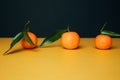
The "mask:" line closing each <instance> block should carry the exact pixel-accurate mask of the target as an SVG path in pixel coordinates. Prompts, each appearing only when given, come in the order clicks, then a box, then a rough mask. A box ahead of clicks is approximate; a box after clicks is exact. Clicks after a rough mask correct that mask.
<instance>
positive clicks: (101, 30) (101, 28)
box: [100, 22, 107, 32]
mask: <svg viewBox="0 0 120 80" xmlns="http://www.w3.org/2000/svg"><path fill="white" fill-rule="evenodd" d="M106 25H107V22H106V23H104V24H103V27H102V28H101V30H100V32H102V31H103V29H104V27H105V26H106Z"/></svg>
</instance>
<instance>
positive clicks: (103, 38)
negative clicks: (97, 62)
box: [95, 34, 112, 50]
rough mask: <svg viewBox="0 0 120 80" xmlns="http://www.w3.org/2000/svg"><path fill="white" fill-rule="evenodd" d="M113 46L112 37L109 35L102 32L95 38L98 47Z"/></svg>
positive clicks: (104, 48)
mask: <svg viewBox="0 0 120 80" xmlns="http://www.w3.org/2000/svg"><path fill="white" fill-rule="evenodd" d="M111 46H112V38H111V37H110V36H107V35H103V34H100V35H98V36H96V38H95V47H96V48H97V49H101V50H106V49H110V48H111Z"/></svg>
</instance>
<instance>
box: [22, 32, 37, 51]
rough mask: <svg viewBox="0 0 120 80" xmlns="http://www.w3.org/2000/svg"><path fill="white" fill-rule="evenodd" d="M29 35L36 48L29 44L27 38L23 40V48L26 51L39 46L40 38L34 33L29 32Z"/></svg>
mask: <svg viewBox="0 0 120 80" xmlns="http://www.w3.org/2000/svg"><path fill="white" fill-rule="evenodd" d="M27 33H28V36H29V37H30V39H31V40H32V42H33V43H34V45H35V46H33V45H31V44H30V43H28V42H27V41H26V40H25V38H22V39H21V45H22V46H23V48H25V49H33V48H35V47H36V46H37V43H38V38H37V36H36V35H35V34H34V33H32V32H27Z"/></svg>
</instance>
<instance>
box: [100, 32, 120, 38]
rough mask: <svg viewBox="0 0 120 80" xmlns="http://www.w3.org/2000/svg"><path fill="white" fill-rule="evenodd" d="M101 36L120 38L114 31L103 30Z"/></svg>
mask: <svg viewBox="0 0 120 80" xmlns="http://www.w3.org/2000/svg"><path fill="white" fill-rule="evenodd" d="M101 34H104V35H108V36H113V37H119V36H120V34H118V33H115V32H112V31H108V30H102V31H101Z"/></svg>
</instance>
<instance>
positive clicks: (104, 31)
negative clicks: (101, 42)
mask: <svg viewBox="0 0 120 80" xmlns="http://www.w3.org/2000/svg"><path fill="white" fill-rule="evenodd" d="M106 25H107V23H104V24H103V27H102V29H101V30H100V33H101V34H104V35H108V36H113V37H119V36H120V34H118V33H115V32H112V31H108V30H104V28H105V26H106Z"/></svg>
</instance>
